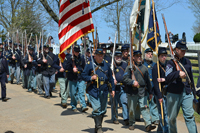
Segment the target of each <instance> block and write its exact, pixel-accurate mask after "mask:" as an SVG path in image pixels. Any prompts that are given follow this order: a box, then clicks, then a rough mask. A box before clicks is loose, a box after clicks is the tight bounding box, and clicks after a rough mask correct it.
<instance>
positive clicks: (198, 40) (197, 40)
mask: <svg viewBox="0 0 200 133" xmlns="http://www.w3.org/2000/svg"><path fill="white" fill-rule="evenodd" d="M193 41H194V42H195V43H197V42H200V33H197V34H196V35H194V38H193Z"/></svg>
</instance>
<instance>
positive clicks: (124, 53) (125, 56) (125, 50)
mask: <svg viewBox="0 0 200 133" xmlns="http://www.w3.org/2000/svg"><path fill="white" fill-rule="evenodd" d="M129 47H130V44H124V45H123V46H122V48H121V52H122V60H124V61H126V62H127V63H128V62H129V60H130V59H129V55H128V53H129Z"/></svg>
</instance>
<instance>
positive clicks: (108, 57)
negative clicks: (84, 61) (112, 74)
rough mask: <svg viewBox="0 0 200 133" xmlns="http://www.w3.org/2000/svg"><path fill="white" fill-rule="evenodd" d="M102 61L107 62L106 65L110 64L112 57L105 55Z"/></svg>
mask: <svg viewBox="0 0 200 133" xmlns="http://www.w3.org/2000/svg"><path fill="white" fill-rule="evenodd" d="M104 60H106V61H108V63H109V64H111V60H112V57H111V56H110V54H105V55H104Z"/></svg>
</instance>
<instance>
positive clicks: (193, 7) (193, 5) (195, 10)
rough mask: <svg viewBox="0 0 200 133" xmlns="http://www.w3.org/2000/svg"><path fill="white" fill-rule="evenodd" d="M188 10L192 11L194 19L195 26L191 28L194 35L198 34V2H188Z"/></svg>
mask: <svg viewBox="0 0 200 133" xmlns="http://www.w3.org/2000/svg"><path fill="white" fill-rule="evenodd" d="M188 3H189V5H190V6H189V8H190V9H191V10H192V11H193V13H194V16H195V17H196V21H195V24H194V25H193V27H192V30H193V31H194V33H195V34H196V33H199V31H200V0H188Z"/></svg>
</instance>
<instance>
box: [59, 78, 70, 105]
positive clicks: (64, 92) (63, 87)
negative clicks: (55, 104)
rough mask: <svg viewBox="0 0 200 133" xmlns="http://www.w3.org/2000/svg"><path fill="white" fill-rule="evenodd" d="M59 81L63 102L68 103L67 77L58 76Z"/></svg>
mask: <svg viewBox="0 0 200 133" xmlns="http://www.w3.org/2000/svg"><path fill="white" fill-rule="evenodd" d="M58 82H59V84H60V95H61V104H62V103H67V98H68V95H69V93H68V91H69V87H68V86H69V84H68V86H66V82H67V78H58Z"/></svg>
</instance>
